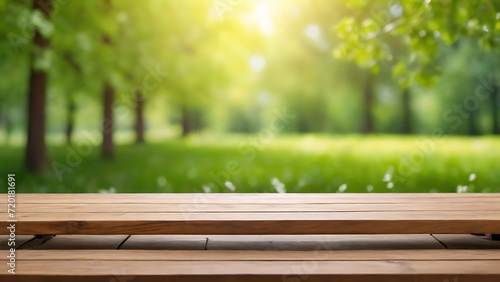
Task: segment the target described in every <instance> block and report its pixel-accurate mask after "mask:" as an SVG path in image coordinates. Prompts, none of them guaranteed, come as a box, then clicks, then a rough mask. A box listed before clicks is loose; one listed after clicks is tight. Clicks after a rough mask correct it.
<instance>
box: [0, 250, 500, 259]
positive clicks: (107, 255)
mask: <svg viewBox="0 0 500 282" xmlns="http://www.w3.org/2000/svg"><path fill="white" fill-rule="evenodd" d="M16 255H17V258H18V259H19V260H20V261H29V260H33V261H36V260H39V261H69V260H75V261H384V260H400V261H443V260H444V261H481V260H486V261H492V260H500V251H499V250H445V249H441V250H377V251H373V250H329V251H321V250H319V251H259V250H246V251H233V250H208V251H205V250H202V251H201V250H121V249H120V250H113V251H109V250H19V251H17V253H16ZM6 256H7V252H6V251H2V252H0V261H6V260H7V258H6Z"/></svg>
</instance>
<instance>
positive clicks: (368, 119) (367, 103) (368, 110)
mask: <svg viewBox="0 0 500 282" xmlns="http://www.w3.org/2000/svg"><path fill="white" fill-rule="evenodd" d="M372 76H373V75H372V74H371V73H368V76H367V79H366V84H365V90H364V125H363V133H372V132H373V113H372V104H373V77H372Z"/></svg>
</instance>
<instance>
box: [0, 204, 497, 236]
mask: <svg viewBox="0 0 500 282" xmlns="http://www.w3.org/2000/svg"><path fill="white" fill-rule="evenodd" d="M17 197H18V198H17V203H18V206H19V210H18V213H17V219H18V221H19V222H18V224H17V230H16V233H17V234H27V235H32V234H54V235H60V234H135V235H148V234H158V235H161V234H249V235H250V234H252V235H253V234H431V233H448V234H460V233H462V234H467V233H495V234H498V233H500V211H499V208H498V207H500V205H499V203H500V196H499V194H19V195H18V196H17ZM496 211H498V212H496ZM8 219H9V218H8V217H7V214H6V213H0V234H7V229H6V226H7V225H8V222H7V220H8Z"/></svg>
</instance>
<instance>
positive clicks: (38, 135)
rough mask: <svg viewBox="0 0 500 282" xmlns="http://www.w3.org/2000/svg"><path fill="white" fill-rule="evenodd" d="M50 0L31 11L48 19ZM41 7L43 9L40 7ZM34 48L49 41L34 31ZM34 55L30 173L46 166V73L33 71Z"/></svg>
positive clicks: (35, 4) (27, 159) (28, 149)
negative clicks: (38, 12) (37, 11)
mask: <svg viewBox="0 0 500 282" xmlns="http://www.w3.org/2000/svg"><path fill="white" fill-rule="evenodd" d="M50 4H51V3H50V0H47V1H45V3H43V2H42V1H33V10H34V11H35V10H39V11H40V12H42V13H43V14H44V15H45V17H46V18H49V17H50V10H49V8H48V7H50ZM42 5H43V7H42ZM33 43H34V46H35V48H38V49H40V50H44V49H46V48H47V47H48V46H49V44H50V41H49V40H48V39H46V38H43V36H42V35H41V34H40V32H39V31H38V30H35V37H34V39H33ZM35 59H36V58H35V55H34V54H32V55H31V60H30V68H31V69H30V80H29V92H28V132H27V143H26V157H25V165H26V168H27V169H28V170H29V171H31V172H40V171H42V170H43V169H44V167H45V165H46V164H47V146H46V143H45V101H46V90H47V73H46V71H45V70H35V69H34V68H33V63H34V61H35Z"/></svg>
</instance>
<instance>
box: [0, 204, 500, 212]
mask: <svg viewBox="0 0 500 282" xmlns="http://www.w3.org/2000/svg"><path fill="white" fill-rule="evenodd" d="M16 211H17V212H18V213H103V212H108V213H127V212H128V213H199V212H203V213H227V212H242V213H249V212H255V213H270V212H370V211H381V212H383V211H498V212H500V204H498V203H453V202H451V203H446V204H443V203H438V202H422V201H415V202H414V203H412V204H408V203H392V204H388V203H385V204H384V203H382V204H377V203H363V204H360V203H351V204H331V203H319V204H318V203H295V204H294V203H273V204H272V205H269V204H251V203H246V204H238V203H233V204H221V203H206V204H200V205H194V204H193V205H192V204H179V203H169V204H157V203H152V204H122V203H115V204H103V203H93V204H90V203H89V204H76V203H57V204H56V203H53V204H30V203H18V204H17V207H16ZM0 213H7V205H6V204H0Z"/></svg>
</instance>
